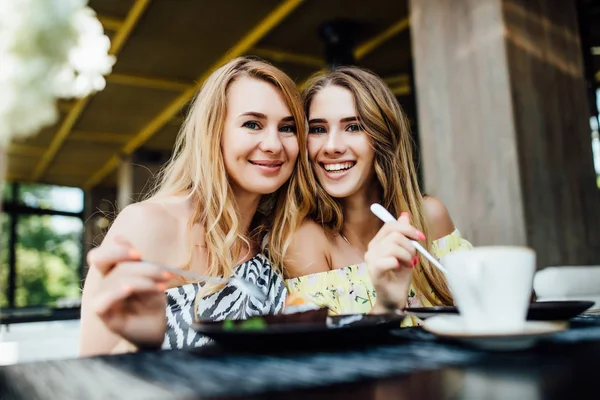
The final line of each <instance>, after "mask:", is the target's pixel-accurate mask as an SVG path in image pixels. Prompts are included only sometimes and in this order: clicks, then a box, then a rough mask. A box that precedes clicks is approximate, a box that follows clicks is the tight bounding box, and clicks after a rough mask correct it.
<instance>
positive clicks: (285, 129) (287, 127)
mask: <svg viewBox="0 0 600 400" xmlns="http://www.w3.org/2000/svg"><path fill="white" fill-rule="evenodd" d="M279 132H284V133H296V125H284V126H282V127H280V128H279Z"/></svg>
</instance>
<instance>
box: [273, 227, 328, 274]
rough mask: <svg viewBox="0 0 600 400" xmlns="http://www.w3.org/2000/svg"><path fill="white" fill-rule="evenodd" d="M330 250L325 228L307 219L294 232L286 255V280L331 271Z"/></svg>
mask: <svg viewBox="0 0 600 400" xmlns="http://www.w3.org/2000/svg"><path fill="white" fill-rule="evenodd" d="M329 250H330V246H329V238H328V237H327V235H326V233H325V230H324V229H323V227H322V226H321V225H319V224H317V223H316V222H314V221H313V220H311V219H306V220H305V221H304V222H302V224H301V225H300V227H299V228H298V229H297V230H296V232H294V235H293V236H292V242H291V244H290V247H289V248H288V251H287V253H286V256H285V259H284V264H285V265H284V266H285V274H286V278H295V277H298V276H304V275H309V274H315V273H318V272H324V271H329V261H328V260H329V258H330V257H329V252H330V251H329Z"/></svg>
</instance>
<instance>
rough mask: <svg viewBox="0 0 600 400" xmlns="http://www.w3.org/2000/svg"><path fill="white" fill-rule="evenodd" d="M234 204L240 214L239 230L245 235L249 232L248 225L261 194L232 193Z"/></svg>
mask: <svg viewBox="0 0 600 400" xmlns="http://www.w3.org/2000/svg"><path fill="white" fill-rule="evenodd" d="M234 197H235V205H236V207H237V209H238V213H239V216H240V232H242V233H243V234H245V235H248V234H249V233H250V225H251V224H252V220H253V219H254V215H255V214H256V211H257V210H258V204H259V203H260V199H261V197H262V196H261V195H259V194H254V193H252V194H251V193H244V194H239V193H234Z"/></svg>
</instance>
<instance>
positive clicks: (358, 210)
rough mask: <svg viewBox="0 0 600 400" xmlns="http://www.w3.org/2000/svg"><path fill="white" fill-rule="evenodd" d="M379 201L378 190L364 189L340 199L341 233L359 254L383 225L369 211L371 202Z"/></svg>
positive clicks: (365, 248) (365, 249)
mask: <svg viewBox="0 0 600 400" xmlns="http://www.w3.org/2000/svg"><path fill="white" fill-rule="evenodd" d="M379 201H380V198H379V191H378V190H365V191H363V192H361V193H357V194H355V195H353V196H351V197H347V198H345V199H342V201H341V204H342V208H343V210H344V211H343V212H344V226H343V227H342V234H343V235H344V237H345V238H346V239H347V240H348V242H350V244H351V245H352V246H353V247H355V248H356V249H357V250H358V251H359V252H360V253H361V254H362V253H364V252H366V251H367V247H368V246H369V242H370V241H371V240H372V239H373V237H375V235H376V234H377V232H378V231H379V229H381V226H382V225H383V222H381V221H380V220H379V219H378V218H377V217H376V216H375V215H374V214H373V213H372V212H371V204H373V203H376V202H379Z"/></svg>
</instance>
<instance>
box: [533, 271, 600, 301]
mask: <svg viewBox="0 0 600 400" xmlns="http://www.w3.org/2000/svg"><path fill="white" fill-rule="evenodd" d="M533 288H534V290H535V294H536V295H537V297H538V300H541V301H544V300H546V301H550V300H590V301H594V302H596V305H595V306H594V307H595V308H597V307H600V266H597V265H595V266H573V267H572V266H568V267H548V268H545V269H543V270H541V271H538V272H537V273H536V274H535V277H534V279H533Z"/></svg>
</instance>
